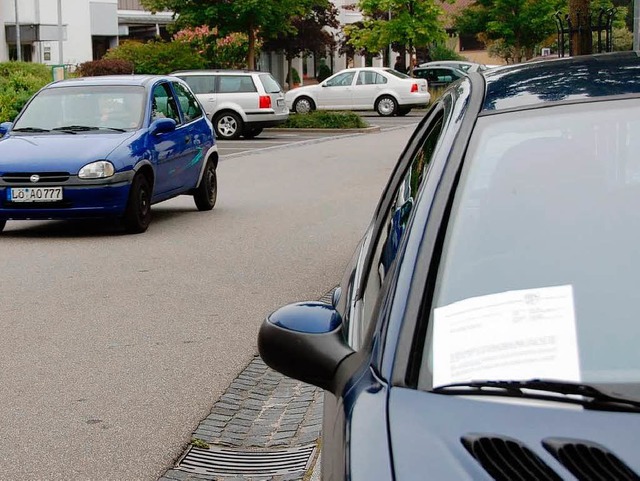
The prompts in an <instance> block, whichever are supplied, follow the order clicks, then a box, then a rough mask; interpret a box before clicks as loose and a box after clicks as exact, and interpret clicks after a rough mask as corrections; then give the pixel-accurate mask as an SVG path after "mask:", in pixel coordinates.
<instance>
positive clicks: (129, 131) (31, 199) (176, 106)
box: [0, 76, 218, 233]
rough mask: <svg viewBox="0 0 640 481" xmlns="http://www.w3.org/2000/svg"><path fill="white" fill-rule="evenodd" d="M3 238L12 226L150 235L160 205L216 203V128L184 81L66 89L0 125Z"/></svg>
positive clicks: (92, 83) (130, 79)
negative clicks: (86, 227) (69, 224)
mask: <svg viewBox="0 0 640 481" xmlns="http://www.w3.org/2000/svg"><path fill="white" fill-rule="evenodd" d="M0 136H1V138H0V230H1V229H2V228H4V226H5V224H6V221H7V220H8V219H79V218H96V217H103V218H116V219H120V220H121V221H122V223H123V224H124V227H125V228H126V230H127V231H128V232H131V233H139V232H144V231H145V230H146V229H147V227H148V226H149V222H150V221H151V209H150V207H151V205H152V204H155V203H157V202H161V201H163V200H167V199H170V198H172V197H175V196H177V195H181V194H188V195H193V197H194V200H195V203H196V207H197V208H198V209H199V210H211V209H212V208H213V207H214V205H215V202H216V196H217V176H216V168H217V166H218V152H217V146H216V145H215V140H214V134H213V130H212V125H211V123H210V121H209V120H208V119H207V117H206V115H205V114H204V111H203V109H202V107H201V105H200V104H199V102H198V101H197V100H196V98H195V96H194V95H193V93H192V92H191V91H190V90H189V87H188V86H187V84H186V83H184V82H183V81H182V80H180V79H177V78H175V77H159V76H113V77H92V78H79V79H73V80H65V81H60V82H55V83H52V84H49V85H48V86H46V87H44V88H43V89H42V90H40V91H39V92H38V93H37V94H36V95H35V96H34V97H33V98H32V99H31V100H30V101H29V103H28V104H27V105H26V107H25V108H24V109H23V110H22V112H21V113H20V115H19V116H18V117H17V118H16V120H15V122H14V123H8V122H6V123H3V124H0Z"/></svg>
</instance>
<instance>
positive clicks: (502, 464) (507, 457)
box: [461, 434, 561, 481]
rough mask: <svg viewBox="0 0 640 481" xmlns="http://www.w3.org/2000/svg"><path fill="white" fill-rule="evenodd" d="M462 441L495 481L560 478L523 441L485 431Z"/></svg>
mask: <svg viewBox="0 0 640 481" xmlns="http://www.w3.org/2000/svg"><path fill="white" fill-rule="evenodd" d="M461 441H462V444H463V445H464V447H465V448H467V451H469V453H471V455H472V456H473V457H474V458H476V460H477V461H478V462H479V463H480V464H481V465H482V467H483V468H484V469H485V470H486V471H487V473H489V474H490V475H491V477H493V479H495V480H496V481H516V480H522V481H528V480H533V479H535V480H539V481H547V480H548V481H561V478H560V477H559V476H558V475H557V474H556V473H555V472H554V471H553V470H552V469H551V468H550V467H549V466H547V465H546V464H545V463H544V461H542V459H540V457H539V456H538V455H537V454H535V453H534V452H533V451H531V450H530V449H529V448H527V447H526V446H525V445H524V444H522V443H521V442H520V441H517V440H515V439H511V438H508V437H504V436H494V435H486V434H468V435H466V436H463V437H462V439H461Z"/></svg>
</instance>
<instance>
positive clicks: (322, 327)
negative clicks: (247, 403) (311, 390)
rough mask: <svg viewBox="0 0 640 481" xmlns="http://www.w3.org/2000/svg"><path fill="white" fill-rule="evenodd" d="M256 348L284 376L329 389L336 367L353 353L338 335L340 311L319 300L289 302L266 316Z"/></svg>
mask: <svg viewBox="0 0 640 481" xmlns="http://www.w3.org/2000/svg"><path fill="white" fill-rule="evenodd" d="M258 351H259V352H260V357H262V360H263V361H264V362H265V364H267V366H269V367H271V368H273V369H275V370H276V371H278V372H280V373H282V374H284V375H285V376H289V377H292V378H294V379H298V380H299V381H303V382H306V383H309V384H313V385H314V386H318V387H320V388H322V389H326V390H328V391H332V392H334V391H335V389H336V381H337V380H336V371H337V370H338V367H339V366H340V364H341V363H342V362H343V361H344V360H345V359H346V358H348V357H349V356H350V355H351V354H353V353H354V351H353V350H352V349H351V348H350V347H349V346H348V345H347V344H346V343H345V341H344V338H343V336H342V318H341V317H340V314H338V311H336V309H335V308H334V307H333V306H332V305H330V304H325V303H322V302H300V303H296V304H290V305H288V306H285V307H282V308H280V309H278V310H277V311H275V312H274V313H273V314H271V315H270V316H268V317H267V319H266V320H265V321H264V322H263V323H262V326H261V327H260V332H259V334H258Z"/></svg>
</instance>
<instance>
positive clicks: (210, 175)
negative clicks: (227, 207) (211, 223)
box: [193, 159, 218, 211]
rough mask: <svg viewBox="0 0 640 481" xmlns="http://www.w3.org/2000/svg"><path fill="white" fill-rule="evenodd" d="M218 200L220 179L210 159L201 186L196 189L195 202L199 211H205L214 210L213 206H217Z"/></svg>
mask: <svg viewBox="0 0 640 481" xmlns="http://www.w3.org/2000/svg"><path fill="white" fill-rule="evenodd" d="M217 198H218V177H217V175H216V168H215V166H214V165H213V162H212V161H211V159H209V160H208V161H207V166H206V167H205V168H204V174H202V180H201V181H200V185H199V186H198V188H197V189H196V192H195V194H193V200H194V202H195V203H196V207H197V208H198V210H200V211H204V210H211V209H213V206H214V205H216V200H217Z"/></svg>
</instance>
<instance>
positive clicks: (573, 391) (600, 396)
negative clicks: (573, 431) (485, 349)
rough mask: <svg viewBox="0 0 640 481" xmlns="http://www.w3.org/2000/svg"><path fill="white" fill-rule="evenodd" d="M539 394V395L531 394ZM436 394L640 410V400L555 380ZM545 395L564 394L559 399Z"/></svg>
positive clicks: (450, 388) (480, 384)
mask: <svg viewBox="0 0 640 481" xmlns="http://www.w3.org/2000/svg"><path fill="white" fill-rule="evenodd" d="M531 391H538V393H535V392H531ZM432 392H434V393H436V394H452V395H467V396H468V395H474V396H475V395H489V396H507V397H522V398H534V399H547V400H554V401H564V402H571V403H576V404H581V405H582V406H584V407H585V408H587V409H599V410H609V411H640V400H638V399H633V398H628V397H625V396H622V395H620V394H618V393H614V392H611V393H608V392H605V391H603V390H601V389H599V388H596V387H594V386H591V385H589V384H584V383H579V382H571V381H556V380H553V379H529V380H526V381H469V382H461V383H454V384H446V385H444V386H438V387H436V388H434V389H433V390H432ZM544 393H553V394H562V395H565V396H580V397H559V396H554V395H549V394H544Z"/></svg>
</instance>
